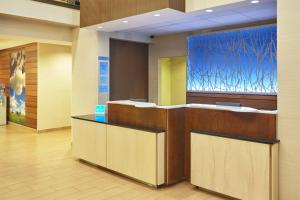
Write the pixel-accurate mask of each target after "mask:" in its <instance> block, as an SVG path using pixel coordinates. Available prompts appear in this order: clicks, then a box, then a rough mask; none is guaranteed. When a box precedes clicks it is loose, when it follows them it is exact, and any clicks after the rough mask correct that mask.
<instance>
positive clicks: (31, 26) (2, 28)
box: [0, 0, 72, 45]
mask: <svg viewBox="0 0 300 200" xmlns="http://www.w3.org/2000/svg"><path fill="white" fill-rule="evenodd" d="M0 2H1V0H0ZM0 38H4V39H11V38H13V39H15V38H17V39H18V38H19V39H22V40H32V41H35V42H42V43H51V44H63V45H71V44H72V28H71V27H68V26H62V25H57V24H53V23H52V24H51V23H46V22H40V21H33V20H28V19H22V18H16V17H9V16H2V15H1V16H0Z"/></svg>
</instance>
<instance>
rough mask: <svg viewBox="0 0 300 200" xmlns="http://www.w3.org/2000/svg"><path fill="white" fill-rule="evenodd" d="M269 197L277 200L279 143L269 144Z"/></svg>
mask: <svg viewBox="0 0 300 200" xmlns="http://www.w3.org/2000/svg"><path fill="white" fill-rule="evenodd" d="M271 159H272V160H271V169H272V170H271V171H272V172H271V187H272V188H271V191H272V193H271V195H272V197H271V199H272V200H279V144H274V145H272V146H271Z"/></svg>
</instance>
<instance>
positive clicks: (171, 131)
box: [166, 108, 186, 184]
mask: <svg viewBox="0 0 300 200" xmlns="http://www.w3.org/2000/svg"><path fill="white" fill-rule="evenodd" d="M167 113H168V125H167V127H168V129H167V131H166V138H167V140H166V143H167V144H166V148H167V149H166V151H167V155H169V156H168V162H167V167H168V173H167V182H168V184H173V183H176V182H179V181H181V180H183V179H184V178H186V177H185V165H184V161H185V155H184V152H185V136H184V132H185V108H176V109H168V110H167Z"/></svg>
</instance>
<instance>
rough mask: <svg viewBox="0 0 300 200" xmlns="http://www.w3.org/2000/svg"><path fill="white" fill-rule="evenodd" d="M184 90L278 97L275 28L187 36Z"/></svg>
mask: <svg viewBox="0 0 300 200" xmlns="http://www.w3.org/2000/svg"><path fill="white" fill-rule="evenodd" d="M187 46H188V49H187V51H188V63H187V65H188V69H187V76H188V81H187V90H188V91H190V92H220V93H247V94H251V93H253V94H271V95H276V94H277V27H276V25H268V26H259V27H252V28H245V29H239V30H232V31H226V32H216V33H210V34H204V35H195V36H190V37H189V38H188V41H187Z"/></svg>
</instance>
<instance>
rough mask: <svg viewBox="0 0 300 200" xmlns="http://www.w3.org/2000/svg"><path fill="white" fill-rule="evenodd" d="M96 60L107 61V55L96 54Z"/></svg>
mask: <svg viewBox="0 0 300 200" xmlns="http://www.w3.org/2000/svg"><path fill="white" fill-rule="evenodd" d="M98 60H103V61H108V60H109V57H106V56H98Z"/></svg>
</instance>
